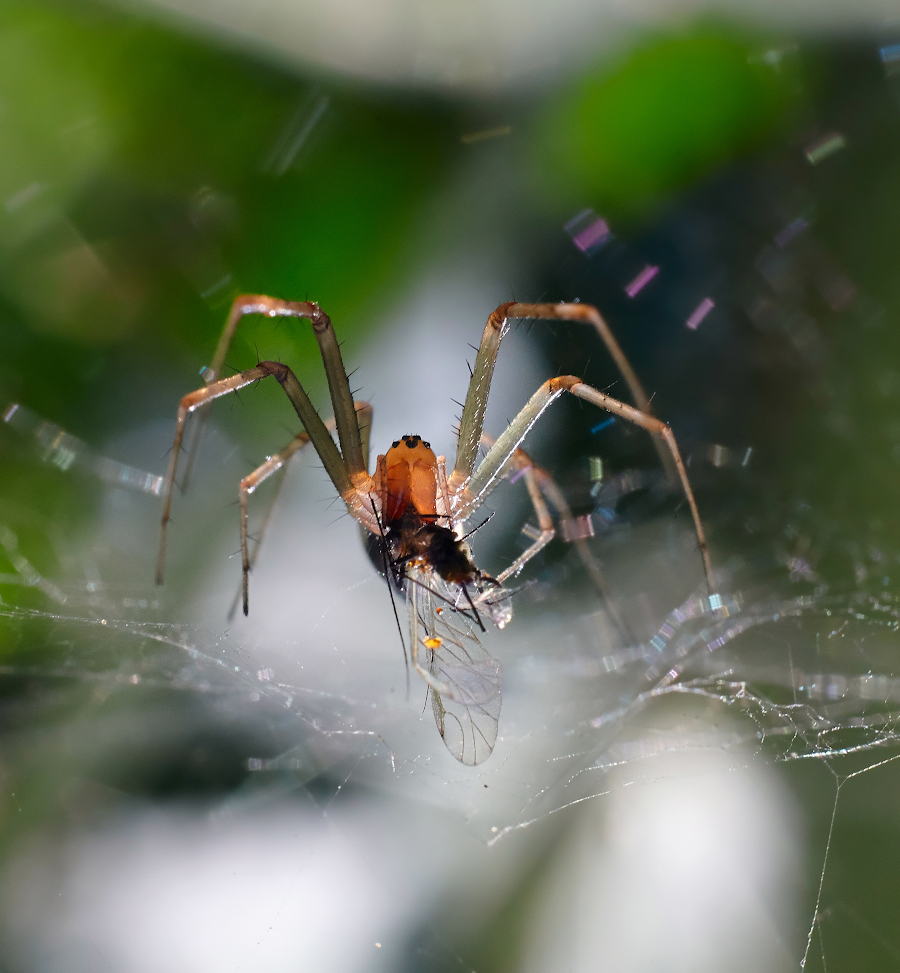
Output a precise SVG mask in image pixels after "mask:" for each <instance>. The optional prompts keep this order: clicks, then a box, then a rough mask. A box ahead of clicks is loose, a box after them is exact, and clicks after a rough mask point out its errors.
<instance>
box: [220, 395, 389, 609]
mask: <svg viewBox="0 0 900 973" xmlns="http://www.w3.org/2000/svg"><path fill="white" fill-rule="evenodd" d="M354 405H355V406H356V414H357V416H358V417H359V420H360V432H361V434H362V438H363V440H364V446H363V452H364V454H366V455H367V454H368V449H369V428H370V426H371V425H372V406H371V405H369V403H368V402H356V403H354ZM334 426H335V423H334V419H328V420H327V421H326V422H325V428H326V429H328V431H329V432H331V431H333V430H334ZM309 441H310V439H309V435H308V434H307V433H305V432H301V433H298V434H297V435H296V436H295V437H294V438H293V439H292V440H291V441H290V442H289V443H288V444H287V446H285V447H284V449H281V450H279V451H278V452H277V453H275V455H274V456H270V457H269V458H268V459H267V460H266V461H265V463H263V464H262V465H261V466H258V467H257V468H256V469H255V470H254V471H253V472H252V473H250V474H248V475H247V476H245V477H244V479H243V480H241V482H240V486H239V487H238V498H239V500H240V507H241V574H242V580H241V589H240V591H239V592H238V595H236V596H235V600H234V602H233V603H232V605H231V608H230V609H229V612H228V617H229V618H231V617H233V615H234V611H235V608H237V601H238V597H239V596H241V595H242V596H243V606H244V614H245V615H246V614H248V612H249V604H250V572H251V571H252V570H253V567H254V565H255V564H256V559H257V558H258V557H259V550H260V548H261V547H262V543H263V540H265V536H266V531H267V530H268V527H269V521H270V520H271V519H272V512H273V511H274V510H275V505H276V503H277V502H278V495H279V493H281V487H282V484H283V483H284V477H285V474H286V473H287V466H288V463H289V462H290V459H291V457H292V456H293V455H294V453H296V452H298V451H299V450H301V449H303V447H304V446H305V445H306V444H307V443H308V442H309ZM279 472H280V474H281V475H280V476H279V478H278V484H277V486H276V487H275V493H274V495H273V497H272V499H271V501H270V502H269V506H268V509H267V510H266V515H265V517H264V518H263V522H262V526H261V528H260V531H259V534H258V535H257V538H256V542H255V543H254V545H253V553H252V554H251V553H250V550H249V542H248V538H249V533H248V526H247V525H248V520H249V513H250V511H249V501H250V495H251V494H252V493H254V492H255V491H256V488H257V487H258V486H260V485H261V484H262V483H265V481H266V480H268V479H269V477H270V476H274V475H275V474H276V473H279Z"/></svg>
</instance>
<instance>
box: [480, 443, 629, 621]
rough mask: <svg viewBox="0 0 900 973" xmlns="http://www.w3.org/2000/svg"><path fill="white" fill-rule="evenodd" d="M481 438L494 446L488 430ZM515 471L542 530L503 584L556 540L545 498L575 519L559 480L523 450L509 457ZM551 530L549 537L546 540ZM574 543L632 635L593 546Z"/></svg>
mask: <svg viewBox="0 0 900 973" xmlns="http://www.w3.org/2000/svg"><path fill="white" fill-rule="evenodd" d="M481 441H482V443H484V445H485V446H487V447H488V448H489V449H490V447H491V446H493V445H494V439H493V437H492V436H489V435H488V434H487V433H483V434H482V436H481ZM513 470H517V471H519V473H520V475H522V476H523V477H524V478H525V485H526V487H527V488H528V495H529V497H530V498H531V502H532V505H533V506H534V511H535V513H536V514H537V518H538V525H539V526H540V531H541V533H540V536H539V537H538V538H537V539H536V540H535V542H534V543H533V544H532V545H531V546H530V547H529V548H528V549H527V550H526V551H525V552H524V553H522V554H521V555H520V556H519V557H517V558H516V560H515V561H513V563H512V564H511V565H510V566H509V567H508V568H507V569H506V570H505V571H504V572H502V574H500V575H498V577H497V580H498V581H499V582H501V583H503V582H504V581H505V580H506V579H507V578H510V577H514V576H515V575H517V574H518V573H519V572H520V571H521V570H522V568H523V567H524V566H525V565H526V564H527V563H528V562H529V561H530V560H531V559H532V558H533V557H534V556H535V554H537V553H538V552H539V551H540V550H541V549H542V548H544V547H545V546H546V545H547V544H548V543H549V542H550V541H551V540H553V537H554V536H555V533H556V532H555V531H554V529H553V521H552V519H551V517H550V513H549V511H548V509H547V504H546V503H545V502H544V497H546V498H547V500H549V501H550V503H551V504H552V506H553V507H554V509H555V510H556V513H557V516H558V517H559V519H560V521H561V522H562V523H566V522H571V521H572V520H573V517H572V510H571V508H570V507H569V504H568V501H567V500H566V498H565V496H564V495H563V492H562V490H560V488H559V486H558V485H557V483H556V480H554V479H553V477H552V476H551V475H550V474H549V473H548V472H547V471H546V470H545V469H543V468H542V467H540V466H537V465H535V463H534V462H533V461H532V459H531V457H530V456H529V455H528V453H526V452H525V450H524V449H521V448H519V449H516V451H515V452H514V453H513V454H512V456H511V457H510V460H509V463H507V474H506V475H507V476H508V475H509V474H510V473H512V472H513ZM548 529H549V531H550V536H549V537H546V539H545V535H546V534H547V531H548ZM572 544H574V546H575V549H576V550H577V551H578V556H579V557H580V558H581V563H582V564H583V565H584V567H585V570H586V571H587V573H588V575H589V576H590V579H591V581H592V582H593V584H594V587H595V588H596V589H597V593H598V594H599V595H600V597H601V598H602V599H603V601H604V602H605V603H606V610H607V611H608V612H609V615H610V617H611V618H612V620H613V622H614V623H615V624H616V626H617V627H618V629H619V631H620V632H622V633H623V634H624V635H625V636H626V637H627V638H633V636H632V633H631V630H630V629H629V628H628V626H627V625H626V624H625V621H624V619H623V618H622V617H621V615H620V614H619V611H618V609H617V608H616V606H615V604H614V603H613V601H612V599H611V598H610V596H609V585H608V584H607V581H606V578H605V577H604V575H603V571H602V570H601V569H600V565H599V564H598V563H597V559H596V558H595V557H594V555H593V554H592V553H591V549H590V548H589V547H588V545H587V543H586V542H585V540H584V538H583V537H575V538H574V539H573V540H572Z"/></svg>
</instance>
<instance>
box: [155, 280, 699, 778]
mask: <svg viewBox="0 0 900 973" xmlns="http://www.w3.org/2000/svg"><path fill="white" fill-rule="evenodd" d="M249 314H264V315H268V316H270V317H294V318H308V319H309V321H310V323H311V325H312V329H313V333H314V335H315V338H316V341H317V342H318V345H319V350H320V352H321V355H322V362H323V364H324V366H325V374H326V377H327V379H328V388H329V393H330V397H331V404H332V409H333V412H334V416H333V419H332V420H331V421H330V422H328V423H326V422H325V421H323V420H322V419H321V418H320V416H319V414H318V413H317V412H316V410H315V408H314V407H313V405H312V403H311V401H310V399H309V396H308V395H307V394H306V392H305V391H304V389H303V387H302V386H301V385H300V382H299V381H298V380H297V377H296V376H295V375H294V373H293V372H292V371H291V369H290V368H289V367H288V366H287V365H283V364H281V363H280V362H273V361H263V362H260V363H259V364H257V365H256V366H255V367H253V368H248V369H246V370H245V371H243V372H240V373H239V374H237V375H234V376H232V377H231V378H219V377H218V376H219V373H220V370H221V368H222V365H223V363H224V361H225V355H226V353H227V351H228V347H229V345H230V343H231V340H232V338H233V337H234V334H235V331H236V330H237V327H238V324H239V323H240V321H241V319H242V318H243V317H244V316H245V315H249ZM512 318H543V319H556V320H565V321H582V322H586V323H590V324H592V325H593V326H594V327H595V328H596V329H597V331H598V332H599V333H600V336H601V337H602V338H603V340H604V342H605V344H606V347H607V348H608V350H609V351H610V354H611V355H612V357H613V359H614V360H615V362H616V364H617V366H618V367H619V370H620V371H621V372H622V374H623V376H624V378H625V380H626V382H627V384H628V385H629V388H630V390H631V393H632V395H633V396H634V398H635V401H636V403H637V407H634V406H631V405H626V404H625V403H624V402H620V401H618V400H617V399H613V398H611V397H610V396H608V395H605V394H604V393H603V392H599V391H597V389H595V388H592V387H591V386H589V385H586V384H585V383H584V382H582V381H581V380H580V379H579V378H576V377H574V376H571V375H563V376H559V377H557V378H552V379H550V380H549V381H547V382H544V384H543V385H541V387H540V388H539V389H538V390H537V391H536V392H535V393H534V395H532V397H531V398H530V399H529V401H528V403H527V404H526V405H525V407H524V408H523V409H522V410H521V412H519V414H518V415H517V416H516V417H515V419H513V421H512V422H511V423H510V425H509V426H508V427H507V429H506V430H505V431H504V432H503V433H502V434H501V435H500V436H499V437H498V438H497V439H496V440H493V439H491V438H490V437H489V436H487V435H486V434H485V433H484V430H483V425H484V413H485V408H486V406H487V401H488V395H489V394H490V389H491V379H492V377H493V372H494V363H495V361H496V359H497V352H498V350H499V348H500V342H501V339H502V338H503V335H504V333H505V331H506V328H507V326H508V321H509V320H510V319H512ZM204 374H205V378H206V382H207V384H206V386H205V387H204V388H201V389H198V390H197V391H196V392H191V393H190V394H189V395H186V396H184V398H183V399H182V400H181V404H180V406H179V409H178V420H177V425H176V432H175V441H174V444H173V447H172V452H171V455H170V458H169V467H168V471H167V474H166V483H165V503H164V507H163V515H162V532H161V540H160V548H159V561H158V563H157V575H156V580H157V583H158V584H162V581H163V568H164V562H165V552H166V525H167V524H168V522H169V514H170V511H171V505H172V489H173V486H174V483H175V474H176V472H177V468H178V460H179V454H180V452H181V447H182V443H183V440H184V434H185V426H186V423H187V418H188V416H189V415H190V414H191V413H192V412H194V411H196V410H198V409H201V408H202V407H203V406H205V405H206V404H207V403H209V402H210V401H211V400H212V399H216V398H218V397H219V396H222V395H227V394H228V393H229V392H235V391H237V390H238V389H241V388H243V387H244V386H246V385H249V384H251V383H252V382H256V381H259V380H260V379H264V378H268V377H270V376H271V377H273V378H274V379H275V380H276V381H277V382H278V383H279V384H280V385H281V387H282V388H283V389H284V391H285V393H286V394H287V397H288V398H289V399H290V401H291V404H292V405H293V406H294V409H295V410H296V412H297V415H298V416H299V417H300V421H301V422H302V424H303V432H301V433H300V434H299V435H297V436H296V437H295V438H294V439H293V441H292V442H291V443H289V444H288V446H286V447H285V448H284V449H283V450H281V452H279V453H277V454H276V455H275V456H273V457H271V458H270V459H269V460H267V461H266V463H264V464H263V465H262V466H260V467H259V468H258V469H257V470H255V471H254V472H253V473H251V474H250V475H249V476H247V477H245V478H244V479H243V480H242V481H241V484H240V509H241V562H242V590H243V607H244V614H245V615H246V614H247V612H248V607H249V593H248V586H249V574H250V568H251V564H252V559H251V556H250V550H249V544H248V530H247V512H248V498H249V496H250V494H252V493H253V491H254V490H255V489H256V488H257V487H258V486H259V484H260V483H262V482H263V481H264V480H265V479H267V478H268V477H269V476H271V475H272V474H273V473H275V472H276V471H277V470H279V469H280V468H282V467H283V466H284V464H285V463H286V462H287V461H288V459H289V458H290V457H291V456H292V455H293V454H294V453H295V452H297V450H299V449H301V448H302V447H303V446H305V445H306V444H307V443H312V445H313V448H314V449H315V451H316V453H317V454H318V456H319V459H320V460H321V461H322V465H323V466H324V467H325V471H326V472H327V473H328V476H329V477H330V479H331V482H332V483H333V484H334V487H335V489H336V490H337V491H338V493H339V494H340V496H341V499H342V500H343V501H344V503H345V504H346V507H347V510H348V511H349V513H350V514H351V515H352V516H353V517H355V518H356V520H357V521H358V522H359V523H360V524H361V526H362V528H363V531H364V533H365V534H366V535H367V536H368V538H369V544H368V547H369V552H370V555H371V556H373V559H374V560H375V561H376V563H378V561H379V560H380V562H381V565H382V567H383V570H384V573H385V575H386V576H387V578H388V580H389V583H390V584H391V585H392V586H393V587H394V588H395V589H396V590H398V591H399V592H401V593H402V595H403V596H405V599H406V613H407V619H408V631H409V661H411V663H412V667H413V669H414V670H415V671H416V672H417V673H418V674H419V676H421V677H422V679H423V680H424V681H425V683H426V684H427V686H428V689H429V692H430V696H431V702H432V709H433V711H434V718H435V722H436V724H437V728H438V731H439V732H440V734H441V737H442V738H443V740H444V743H445V744H446V746H447V748H448V749H449V750H450V752H451V753H452V754H453V756H454V757H456V759H457V760H459V761H461V762H462V763H464V764H472V765H474V764H478V763H481V762H482V761H483V760H485V759H486V758H487V757H488V756H489V755H490V753H491V751H492V750H493V748H494V743H495V741H496V739H497V730H498V719H499V715H500V703H501V690H502V681H501V673H500V664H499V663H498V662H497V661H496V660H495V659H493V658H492V657H491V656H490V655H489V654H488V652H487V651H486V649H485V648H484V647H483V645H482V644H481V642H480V641H479V639H478V632H479V631H482V632H483V631H484V622H483V621H482V617H483V616H487V618H489V619H490V621H491V622H492V623H493V624H494V625H496V626H497V627H498V628H503V627H504V626H505V625H507V624H508V623H509V621H510V619H511V618H512V614H513V610H512V602H511V597H510V596H511V592H510V591H509V589H508V588H506V587H505V582H506V581H507V580H508V579H510V578H514V577H516V576H517V575H518V574H519V572H520V571H521V570H522V568H523V567H524V566H525V565H526V564H527V563H528V562H529V561H530V560H531V559H532V558H533V557H534V556H535V555H536V554H537V553H538V552H539V551H540V550H541V549H542V548H544V547H545V546H546V545H547V544H548V543H549V542H550V540H552V538H553V536H554V533H555V530H554V527H553V521H552V518H551V517H550V514H549V512H548V509H547V505H546V503H545V502H544V497H545V496H546V498H547V499H548V500H550V502H551V504H552V505H553V506H555V507H556V509H557V511H558V512H559V513H561V514H565V506H564V503H565V502H564V500H562V498H561V495H560V492H559V490H558V488H557V487H556V486H555V484H554V483H553V481H552V479H551V478H550V477H549V475H548V474H546V472H545V471H543V470H540V469H539V468H537V467H535V466H533V464H531V462H530V460H529V458H528V457H527V455H526V454H525V453H524V452H523V451H522V450H521V449H520V444H521V443H522V440H523V439H524V438H525V436H526V435H527V433H528V431H529V430H530V429H531V427H532V426H533V425H534V423H535V422H536V421H537V420H538V418H539V417H540V416H541V414H542V413H543V412H544V410H545V409H546V408H547V407H548V406H549V405H550V404H551V403H552V402H553V401H554V400H555V399H557V398H558V397H559V396H560V395H562V394H563V392H570V393H571V394H572V395H575V396H577V397H578V398H581V399H584V400H586V401H587V402H591V403H593V404H594V405H596V406H599V407H600V408H601V409H605V410H607V411H608V412H611V413H614V414H615V415H617V416H621V417H622V418H623V419H627V420H628V421H629V422H632V423H635V424H636V425H638V426H640V427H642V428H643V429H646V430H647V431H648V432H649V433H651V434H652V435H653V436H654V438H655V439H656V440H657V448H658V449H659V450H660V452H661V455H662V456H663V457H664V460H665V462H666V463H667V465H668V466H669V467H670V469H672V470H673V471H674V475H676V476H677V478H678V479H679V480H680V483H681V486H682V488H683V490H684V494H685V496H686V498H687V501H688V505H689V506H690V510H691V515H692V516H693V520H694V527H695V530H696V533H697V540H698V543H699V547H700V553H701V555H702V558H703V565H704V569H705V572H706V579H707V582H708V584H709V586H710V590H712V589H713V585H712V572H711V569H710V561H709V552H708V550H707V546H706V539H705V537H704V534H703V525H702V523H701V521H700V514H699V512H698V510H697V504H696V502H695V500H694V495H693V492H692V491H691V486H690V483H689V482H688V477H687V472H686V471H685V467H684V463H683V462H682V459H681V455H680V453H679V451H678V445H677V443H676V441H675V437H674V435H673V433H672V431H671V429H670V428H669V427H668V426H667V425H666V424H665V423H664V422H661V421H660V420H659V419H657V418H656V417H655V416H653V415H651V414H650V407H649V401H648V400H647V396H646V393H645V392H644V390H643V388H642V387H641V385H640V382H639V381H638V379H637V377H636V376H635V374H634V372H633V371H632V369H631V366H630V365H629V363H628V360H627V359H626V358H625V356H624V354H623V353H622V351H621V349H620V348H619V345H618V343H617V342H616V340H615V338H614V336H613V335H612V333H611V332H610V330H609V328H608V326H607V325H606V322H605V321H604V320H603V318H602V317H601V315H600V313H599V311H597V309H596V308H594V307H591V306H590V305H586V304H520V303H517V302H515V301H510V302H508V303H506V304H501V305H500V306H499V307H498V308H497V309H496V310H495V311H494V312H493V313H492V314H491V315H490V317H489V318H488V321H487V325H486V326H485V329H484V334H483V336H482V339H481V344H480V346H479V348H478V354H477V357H476V359H475V367H474V368H473V369H472V378H471V381H470V382H469V391H468V393H467V395H466V400H465V403H464V405H463V411H462V417H461V420H460V426H459V439H458V445H457V450H456V458H455V460H454V463H453V468H452V470H450V471H449V473H448V468H447V463H446V459H445V458H444V457H443V456H435V454H434V453H433V452H432V450H431V447H430V446H429V444H428V443H427V442H426V441H425V440H424V439H422V438H421V436H420V435H418V434H415V435H414V434H412V433H409V434H406V435H404V436H402V437H401V438H400V439H398V440H396V441H395V442H394V443H393V445H392V446H391V448H390V449H389V450H388V451H387V453H385V454H384V455H383V456H378V458H377V459H376V461H375V469H374V473H371V474H370V473H369V427H370V425H371V420H372V408H371V406H370V405H369V404H368V403H366V402H354V401H353V396H352V394H351V391H350V383H349V380H348V377H347V372H346V369H345V368H344V363H343V360H342V358H341V352H340V348H339V346H338V343H337V339H336V337H335V333H334V329H333V327H332V325H331V320H330V318H329V317H328V315H327V314H325V312H324V311H322V310H321V308H320V307H319V306H318V305H317V304H315V303H311V302H307V301H284V300H279V299H277V298H273V297H266V296H263V295H256V294H245V295H242V296H240V297H238V298H237V299H236V300H235V301H234V303H233V305H232V307H231V311H230V313H229V315H228V319H227V321H226V323H225V328H224V330H223V332H222V336H221V338H220V339H219V344H218V347H217V349H216V352H215V356H214V358H213V362H212V365H211V366H210V367H209V368H208V369H206V371H205V373H204ZM329 427H330V428H331V429H334V430H336V432H337V439H338V443H339V444H340V448H338V443H335V441H334V438H333V437H332V433H331V431H330V428H329ZM195 442H196V440H195ZM482 444H484V445H486V446H487V447H488V449H487V454H486V455H485V456H484V458H483V459H482V461H481V463H480V464H477V466H476V461H477V459H478V452H479V448H480V447H481V446H482ZM191 456H193V451H192V452H191ZM519 476H521V477H523V478H524V480H525V483H526V486H527V488H528V492H529V495H530V497H531V500H532V503H533V505H534V508H535V512H536V514H537V517H538V523H539V525H540V529H539V531H533V536H532V543H531V545H530V546H529V547H528V548H527V549H526V550H525V551H524V552H523V553H522V554H521V555H520V556H519V557H517V558H516V559H515V561H513V563H512V564H510V565H509V567H508V568H506V569H505V570H504V571H502V572H501V573H500V574H498V575H497V577H496V578H495V577H491V576H489V575H488V574H486V573H485V572H483V571H482V570H481V569H480V568H478V567H477V565H476V564H475V562H474V560H473V557H472V551H471V549H470V547H469V545H468V544H467V543H466V538H467V534H466V525H467V523H468V522H469V521H470V519H471V518H472V516H473V514H475V512H476V511H477V510H478V509H479V508H480V507H481V506H482V505H483V504H484V503H485V501H486V500H487V498H488V496H489V495H490V494H491V492H492V491H493V490H494V488H495V487H496V486H497V485H498V484H499V483H500V482H501V481H502V480H504V479H506V478H518V477H519ZM395 612H396V608H395ZM404 651H405V647H404Z"/></svg>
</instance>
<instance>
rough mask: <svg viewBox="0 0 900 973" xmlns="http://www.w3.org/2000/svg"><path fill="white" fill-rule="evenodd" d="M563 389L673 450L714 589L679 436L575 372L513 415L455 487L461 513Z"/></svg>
mask: <svg viewBox="0 0 900 973" xmlns="http://www.w3.org/2000/svg"><path fill="white" fill-rule="evenodd" d="M563 392H571V393H572V395H575V396H577V397H578V398H579V399H584V400H585V401H587V402H591V403H592V404H593V405H596V406H599V407H600V408H601V409H605V410H606V411H607V412H611V413H613V414H614V415H617V416H620V417H621V418H623V419H626V420H628V422H633V423H634V424H635V425H637V426H640V427H641V428H642V429H646V430H647V432H650V433H653V434H654V435H657V436H659V437H660V438H661V439H662V440H663V442H664V443H665V444H666V446H667V447H668V449H669V451H670V454H671V458H672V462H673V464H674V466H675V470H676V472H677V474H678V478H679V479H680V481H681V486H682V488H683V489H684V495H685V497H686V498H687V501H688V506H689V507H690V510H691V516H692V517H693V519H694V529H695V530H696V532H697V543H698V545H699V547H700V553H701V556H702V558H703V568H704V571H705V574H706V581H707V584H708V585H709V590H710V592H714V591H715V585H714V583H713V577H712V565H711V564H710V560H709V549H708V547H707V545H706V535H705V534H704V531H703V524H702V522H701V520H700V511H699V510H698V509H697V502H696V500H695V499H694V492H693V490H692V489H691V484H690V482H689V480H688V476H687V470H686V469H685V467H684V462H683V461H682V459H681V453H680V452H679V450H678V443H677V442H676V440H675V435H674V433H673V432H672V430H671V429H670V428H669V427H668V426H667V425H666V424H665V423H664V422H661V421H660V420H659V419H657V418H656V417H655V416H651V415H647V414H646V413H645V412H641V411H640V410H639V409H635V408H634V406H630V405H627V404H626V403H624V402H619V401H618V399H614V398H612V397H611V396H609V395H605V394H604V393H603V392H599V391H598V390H597V389H595V388H592V387H591V386H590V385H586V384H585V383H584V382H582V381H581V379H580V378H576V377H575V376H574V375H562V376H560V377H558V378H552V379H550V380H549V381H547V382H544V384H543V385H542V386H541V387H540V388H539V389H538V390H537V392H535V393H534V395H532V397H531V398H530V399H529V400H528V402H527V404H526V405H525V407H524V408H523V409H522V411H521V412H520V413H519V414H518V415H517V416H516V418H515V419H513V421H512V422H511V423H510V424H509V427H508V428H507V429H506V431H505V432H504V433H503V434H502V435H501V436H500V437H499V439H497V441H496V442H495V443H494V445H493V446H492V447H491V449H490V450H489V452H488V454H487V456H485V458H484V460H483V462H482V463H481V465H480V466H479V467H478V469H477V470H476V471H475V472H474V474H473V475H472V476H471V477H470V478H469V479H468V481H466V482H464V483H463V485H462V486H461V487H460V488H457V490H456V491H455V493H454V499H455V501H456V505H457V510H458V516H460V517H461V518H465V517H466V516H468V514H469V512H470V511H471V510H472V509H473V508H474V507H475V506H478V505H480V504H481V503H483V502H484V500H485V499H486V497H487V496H488V494H489V493H490V492H491V491H492V490H493V489H494V487H496V486H497V484H498V483H499V482H500V480H501V479H502V478H503V472H504V470H505V469H506V466H507V464H508V463H509V461H510V459H511V458H512V457H513V455H514V454H515V452H516V450H517V449H518V447H519V444H520V443H521V442H522V440H523V439H524V438H525V436H526V435H527V433H528V431H529V429H531V427H532V426H533V425H534V424H535V422H537V420H538V419H539V418H540V416H541V415H542V413H543V412H544V410H545V409H546V408H547V407H548V406H549V405H550V404H551V403H552V402H554V401H555V400H556V399H557V398H559V396H560V395H562V393H563Z"/></svg>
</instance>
